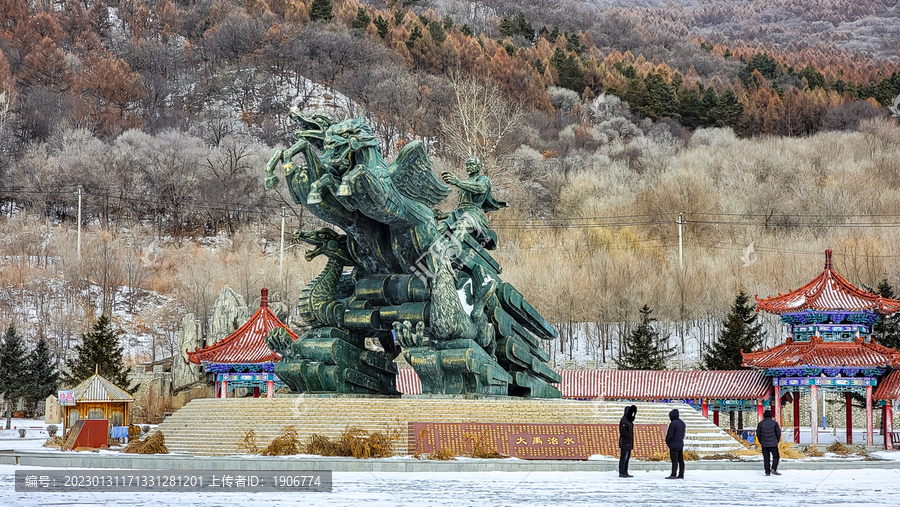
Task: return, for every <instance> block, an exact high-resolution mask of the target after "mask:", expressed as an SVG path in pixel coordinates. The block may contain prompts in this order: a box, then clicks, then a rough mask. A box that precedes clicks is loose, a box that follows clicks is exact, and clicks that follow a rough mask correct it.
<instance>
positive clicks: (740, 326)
mask: <svg viewBox="0 0 900 507" xmlns="http://www.w3.org/2000/svg"><path fill="white" fill-rule="evenodd" d="M762 341H763V333H762V324H761V323H760V322H757V319H756V312H755V311H754V307H753V305H752V304H750V296H748V295H747V294H746V293H745V292H744V291H741V292H740V293H738V295H737V297H736V298H735V299H734V305H732V307H731V312H730V313H729V314H728V316H727V317H726V319H725V322H724V323H723V328H722V332H721V333H720V334H719V337H718V338H717V339H716V342H715V343H714V344H713V345H712V347H710V349H709V350H707V351H706V353H704V354H703V368H704V369H707V370H740V369H741V364H742V363H743V362H744V360H743V358H742V357H741V351H742V350H743V351H744V352H750V351H752V350H754V349H758V348H759V347H760V346H762Z"/></svg>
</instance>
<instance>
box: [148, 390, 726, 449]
mask: <svg viewBox="0 0 900 507" xmlns="http://www.w3.org/2000/svg"><path fill="white" fill-rule="evenodd" d="M629 404H630V403H625V402H601V401H578V400H561V399H555V400H553V399H551V400H547V399H528V398H525V399H523V398H512V399H511V398H475V399H473V398H464V397H449V398H448V397H437V396H425V395H423V396H405V397H403V398H378V397H367V396H353V395H303V396H290V395H288V396H284V397H276V398H272V399H269V398H225V399H221V398H200V399H195V400H192V401H191V402H190V403H188V404H187V405H186V406H185V407H183V408H182V409H180V410H178V411H177V412H175V413H174V414H173V415H172V416H170V417H168V418H167V419H166V420H165V421H163V423H162V424H160V425H159V426H158V427H157V431H161V432H162V433H163V435H164V436H165V441H166V446H167V447H168V448H169V452H179V453H189V454H195V455H210V456H221V455H228V454H241V453H243V452H244V451H242V450H240V448H239V443H240V442H241V441H242V439H243V437H244V435H245V434H246V432H247V430H249V429H253V430H254V433H255V435H256V437H257V438H256V444H257V445H258V446H259V447H260V448H264V447H265V446H266V445H268V444H269V443H270V442H271V441H272V439H274V438H275V437H277V436H278V435H280V434H281V432H282V430H283V429H284V428H285V427H287V426H293V427H294V428H295V429H296V430H297V431H298V433H299V437H300V440H301V441H302V442H305V441H306V438H307V437H308V436H309V435H311V434H313V433H319V434H321V435H325V436H328V437H336V436H338V435H340V434H341V432H342V431H343V430H344V429H345V428H346V427H348V426H357V427H360V428H362V429H364V430H366V431H369V432H374V431H385V430H387V429H393V430H399V431H400V436H401V438H400V439H399V441H398V442H397V445H396V446H395V449H394V450H395V453H396V454H399V455H406V454H410V453H411V452H410V451H409V448H408V444H409V442H410V437H411V435H409V431H408V423H411V422H484V423H569V424H618V422H619V419H620V418H621V417H622V414H623V412H624V409H625V407H626V406H627V405H629ZM635 405H637V407H638V412H637V419H636V420H635V424H668V423H669V411H670V410H672V409H673V408H677V409H679V412H680V414H681V418H682V420H684V422H685V424H686V426H687V436H686V438H685V450H691V451H694V452H697V453H700V454H710V453H720V452H728V451H734V450H739V449H742V448H743V447H742V446H741V445H740V444H739V443H738V442H737V441H736V440H734V439H733V438H732V437H731V436H729V435H728V434H727V433H725V432H724V431H722V430H720V429H719V428H718V427H716V426H715V425H714V424H713V423H712V422H711V421H709V420H707V419H706V418H704V417H703V416H702V415H701V414H700V413H699V412H697V411H696V410H694V409H692V408H691V407H690V406H688V405H685V404H678V403H635Z"/></svg>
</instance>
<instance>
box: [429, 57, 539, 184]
mask: <svg viewBox="0 0 900 507" xmlns="http://www.w3.org/2000/svg"><path fill="white" fill-rule="evenodd" d="M450 83H451V86H452V88H453V94H454V98H455V99H456V101H455V104H454V105H453V106H451V112H450V114H449V116H446V117H441V127H440V130H441V134H443V137H444V143H445V147H446V149H447V151H448V152H450V154H451V156H452V157H453V158H456V159H457V160H458V161H459V160H462V159H465V158H467V157H471V156H478V157H480V158H482V162H483V163H484V165H485V167H486V168H487V170H488V171H489V170H490V168H491V166H492V165H495V164H496V161H497V159H498V158H500V156H501V155H502V153H500V152H499V147H500V142H501V141H502V140H503V139H504V138H505V137H506V136H508V135H509V134H510V133H512V132H513V131H514V130H516V128H518V126H519V124H520V123H521V122H522V118H523V116H524V110H523V107H522V104H521V103H514V102H511V101H510V100H508V99H507V98H506V97H505V96H504V95H503V92H502V91H500V88H499V87H497V85H495V84H494V83H493V82H492V81H491V80H490V78H488V77H478V76H463V75H461V74H460V73H458V72H457V73H452V74H451V76H450Z"/></svg>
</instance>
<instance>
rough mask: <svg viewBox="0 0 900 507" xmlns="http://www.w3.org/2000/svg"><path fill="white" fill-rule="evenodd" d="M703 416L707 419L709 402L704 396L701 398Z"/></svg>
mask: <svg viewBox="0 0 900 507" xmlns="http://www.w3.org/2000/svg"><path fill="white" fill-rule="evenodd" d="M702 410H703V417H705V418H707V419H709V402H708V400H707V399H706V398H703V408H702Z"/></svg>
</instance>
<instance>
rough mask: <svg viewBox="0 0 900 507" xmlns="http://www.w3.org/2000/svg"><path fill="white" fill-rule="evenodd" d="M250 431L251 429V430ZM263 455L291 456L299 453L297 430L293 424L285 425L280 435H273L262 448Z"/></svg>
mask: <svg viewBox="0 0 900 507" xmlns="http://www.w3.org/2000/svg"><path fill="white" fill-rule="evenodd" d="M251 431H252V430H251ZM260 454H262V455H263V456H291V455H294V454H300V439H299V438H298V435H297V430H296V429H295V428H294V427H293V426H286V427H285V428H284V429H283V430H281V435H280V436H277V437H275V440H272V443H271V444H269V445H268V447H266V448H265V449H263V451H262V453H260Z"/></svg>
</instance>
